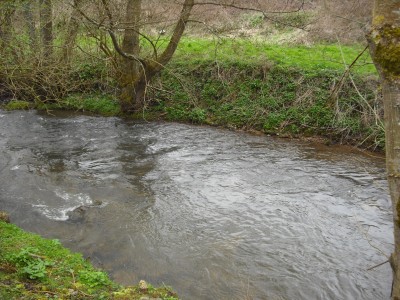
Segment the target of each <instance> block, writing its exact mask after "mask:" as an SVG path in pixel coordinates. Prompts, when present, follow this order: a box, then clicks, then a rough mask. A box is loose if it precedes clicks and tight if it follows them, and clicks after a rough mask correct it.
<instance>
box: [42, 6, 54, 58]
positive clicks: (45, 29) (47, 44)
mask: <svg viewBox="0 0 400 300" xmlns="http://www.w3.org/2000/svg"><path fill="white" fill-rule="evenodd" d="M40 27H41V34H42V45H43V54H44V57H45V58H46V59H47V58H49V57H51V55H52V53H53V4H52V1H51V0H40Z"/></svg>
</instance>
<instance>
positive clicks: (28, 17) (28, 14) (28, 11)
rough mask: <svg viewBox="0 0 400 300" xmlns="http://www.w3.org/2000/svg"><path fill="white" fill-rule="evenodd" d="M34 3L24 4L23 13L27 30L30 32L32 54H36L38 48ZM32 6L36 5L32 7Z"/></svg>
mask: <svg viewBox="0 0 400 300" xmlns="http://www.w3.org/2000/svg"><path fill="white" fill-rule="evenodd" d="M32 2H33V1H25V2H24V3H23V12H24V18H25V23H26V28H27V31H28V36H29V42H30V47H31V50H32V52H34V51H35V50H36V48H37V36H36V23H35V18H34V16H33V9H34V7H35V2H33V3H32ZM32 4H34V5H33V6H32Z"/></svg>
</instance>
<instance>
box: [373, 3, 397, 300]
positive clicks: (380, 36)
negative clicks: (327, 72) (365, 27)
mask: <svg viewBox="0 0 400 300" xmlns="http://www.w3.org/2000/svg"><path fill="white" fill-rule="evenodd" d="M399 12H400V1H399V0H375V4H374V11H373V23H372V30H371V32H370V34H369V36H368V41H369V45H370V52H371V56H372V59H373V61H374V63H375V66H376V68H377V70H378V72H379V75H380V77H381V82H382V93H383V103H384V113H385V136H386V167H387V172H388V183H389V190H390V196H391V199H392V207H393V222H394V253H393V254H392V256H391V266H392V269H393V289H392V299H396V300H400V18H399Z"/></svg>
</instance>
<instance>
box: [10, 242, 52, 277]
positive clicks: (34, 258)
mask: <svg viewBox="0 0 400 300" xmlns="http://www.w3.org/2000/svg"><path fill="white" fill-rule="evenodd" d="M38 253H39V250H38V249H37V248H34V247H26V248H23V249H22V250H21V251H20V252H18V253H16V254H11V255H9V256H8V257H7V260H9V261H10V262H12V263H14V264H15V265H16V266H17V268H18V269H19V271H18V272H19V273H20V274H21V275H22V276H24V277H27V278H29V279H43V278H44V277H46V267H47V266H50V265H52V263H51V262H50V261H48V260H46V259H45V258H44V257H42V256H40V255H39V254H38Z"/></svg>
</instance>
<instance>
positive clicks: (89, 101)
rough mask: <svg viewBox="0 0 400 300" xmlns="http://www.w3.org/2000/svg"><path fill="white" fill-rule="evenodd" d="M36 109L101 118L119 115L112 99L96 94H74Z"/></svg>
mask: <svg viewBox="0 0 400 300" xmlns="http://www.w3.org/2000/svg"><path fill="white" fill-rule="evenodd" d="M36 108H37V109H40V110H53V109H63V110H75V111H82V112H91V113H95V114H99V115H102V116H115V115H118V114H119V113H120V107H119V105H118V102H117V100H116V99H115V98H114V97H112V96H110V95H97V94H82V95H79V94H75V95H71V96H69V97H67V98H65V99H60V100H58V101H57V102H52V103H38V104H37V106H36Z"/></svg>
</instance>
